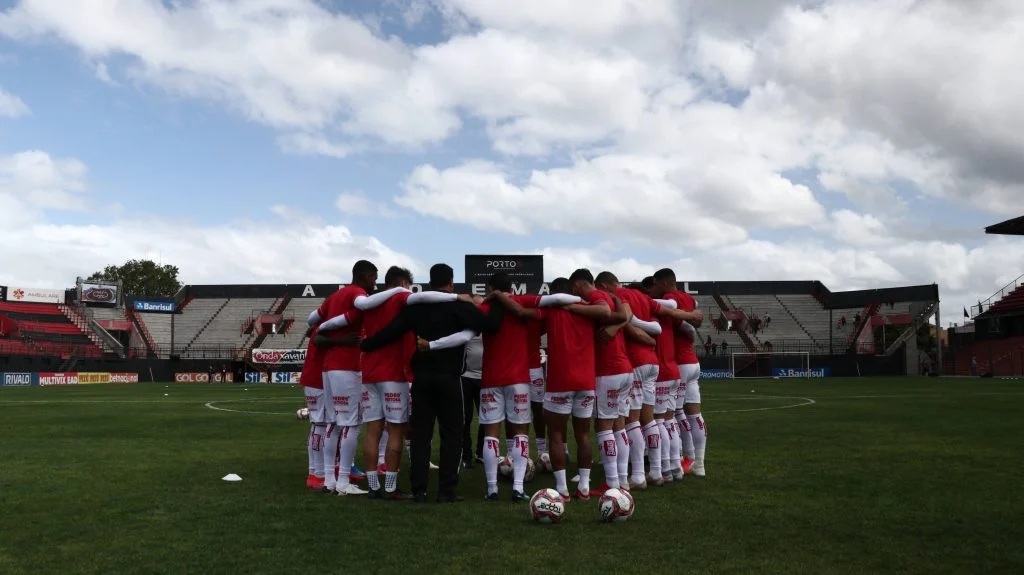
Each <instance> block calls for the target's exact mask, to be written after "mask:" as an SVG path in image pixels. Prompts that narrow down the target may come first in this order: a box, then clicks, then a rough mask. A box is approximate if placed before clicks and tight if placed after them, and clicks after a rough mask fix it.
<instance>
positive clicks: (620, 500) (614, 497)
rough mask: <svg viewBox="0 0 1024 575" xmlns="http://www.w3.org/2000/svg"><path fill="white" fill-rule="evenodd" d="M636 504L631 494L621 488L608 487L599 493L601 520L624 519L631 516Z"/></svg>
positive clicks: (607, 521)
mask: <svg viewBox="0 0 1024 575" xmlns="http://www.w3.org/2000/svg"><path fill="white" fill-rule="evenodd" d="M635 508H636V504H635V503H634V501H633V496H632V495H630V494H629V492H628V491H625V490H623V489H609V490H607V491H605V492H604V493H603V494H602V495H601V507H600V509H601V521H604V522H605V523H611V522H613V521H625V520H627V519H629V518H630V517H632V516H633V510H634V509H635Z"/></svg>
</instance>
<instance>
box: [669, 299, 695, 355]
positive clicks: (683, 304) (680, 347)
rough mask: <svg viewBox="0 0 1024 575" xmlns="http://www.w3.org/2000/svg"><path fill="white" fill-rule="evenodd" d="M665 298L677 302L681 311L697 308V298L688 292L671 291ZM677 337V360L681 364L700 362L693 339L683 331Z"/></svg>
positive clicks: (677, 323)
mask: <svg viewBox="0 0 1024 575" xmlns="http://www.w3.org/2000/svg"><path fill="white" fill-rule="evenodd" d="M665 299H670V300H672V301H674V302H676V305H677V306H678V309H679V310H680V311H695V310H696V309H697V300H695V299H693V296H692V295H690V294H688V293H686V292H681V291H673V292H669V293H667V294H665ZM679 323H680V322H676V323H675V327H678V326H679ZM675 338H676V361H677V362H678V363H679V365H690V364H693V363H700V360H699V359H697V352H696V351H695V350H694V349H693V340H692V339H690V338H688V337H686V336H685V335H683V334H681V333H677V334H675Z"/></svg>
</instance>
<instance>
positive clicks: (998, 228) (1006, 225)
mask: <svg viewBox="0 0 1024 575" xmlns="http://www.w3.org/2000/svg"><path fill="white" fill-rule="evenodd" d="M985 233H986V234H998V235H1003V236H1024V216H1020V217H1019V218H1013V219H1012V220H1006V221H1005V222H1000V223H998V224H992V225H991V226H989V227H987V228H985Z"/></svg>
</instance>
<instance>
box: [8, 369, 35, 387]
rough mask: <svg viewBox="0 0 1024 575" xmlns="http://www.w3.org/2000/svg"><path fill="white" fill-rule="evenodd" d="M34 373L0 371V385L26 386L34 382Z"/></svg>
mask: <svg viewBox="0 0 1024 575" xmlns="http://www.w3.org/2000/svg"><path fill="white" fill-rule="evenodd" d="M34 380H35V377H34V374H31V373H28V372H7V373H0V385H2V386H4V387H28V386H30V385H34V383H35V381H34Z"/></svg>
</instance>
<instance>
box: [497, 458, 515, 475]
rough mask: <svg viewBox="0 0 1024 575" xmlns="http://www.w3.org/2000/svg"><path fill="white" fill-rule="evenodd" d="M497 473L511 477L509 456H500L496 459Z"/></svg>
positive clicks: (510, 459)
mask: <svg viewBox="0 0 1024 575" xmlns="http://www.w3.org/2000/svg"><path fill="white" fill-rule="evenodd" d="M498 475H501V476H502V477H506V478H510V477H512V458H511V457H509V456H507V455H506V456H505V457H502V458H501V459H499V460H498Z"/></svg>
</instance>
